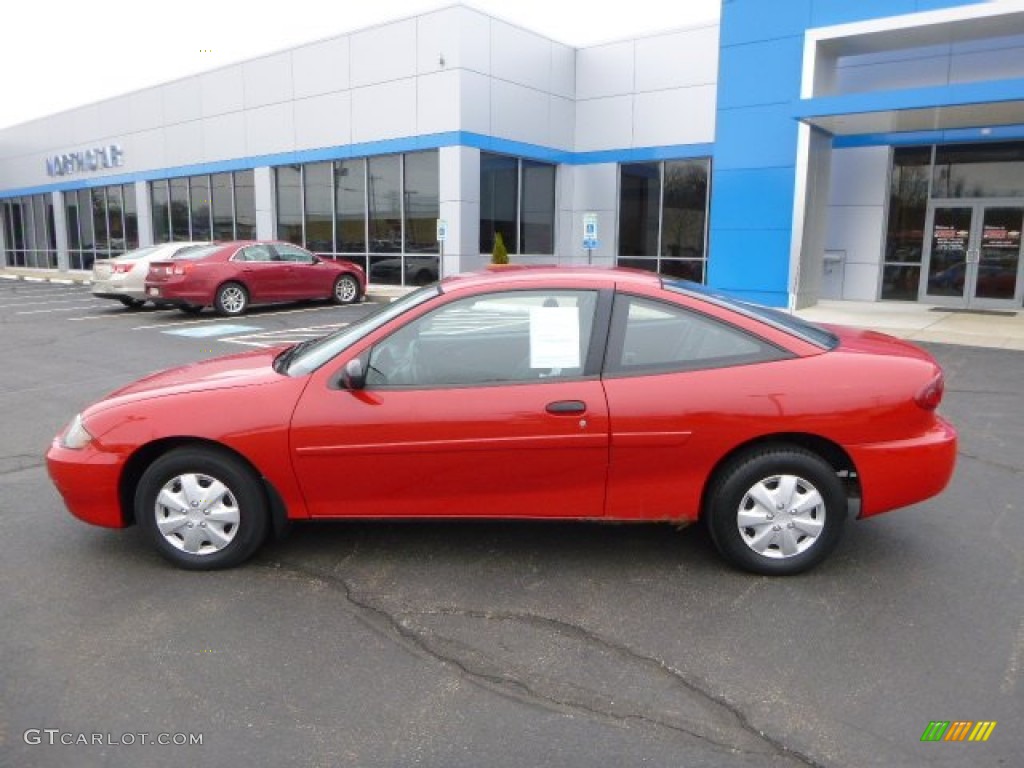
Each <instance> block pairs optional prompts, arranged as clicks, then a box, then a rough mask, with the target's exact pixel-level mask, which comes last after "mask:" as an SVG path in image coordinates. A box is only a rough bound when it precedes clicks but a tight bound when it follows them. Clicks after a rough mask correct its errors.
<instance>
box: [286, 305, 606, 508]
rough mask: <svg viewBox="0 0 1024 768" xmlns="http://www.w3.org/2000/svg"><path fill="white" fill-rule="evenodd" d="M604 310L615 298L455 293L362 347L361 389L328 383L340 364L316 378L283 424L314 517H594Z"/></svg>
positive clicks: (598, 492)
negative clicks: (289, 424)
mask: <svg viewBox="0 0 1024 768" xmlns="http://www.w3.org/2000/svg"><path fill="white" fill-rule="evenodd" d="M602 300H603V301H604V304H603V305H602ZM599 305H602V306H606V305H610V294H608V295H607V296H604V295H602V294H599V292H598V291H597V290H568V289H564V288H563V289H552V290H550V291H547V290H544V291H537V290H523V291H505V292H500V293H495V294H479V295H474V296H469V297H465V298H461V299H455V300H452V301H450V302H449V303H447V304H445V305H444V306H441V307H439V308H437V309H435V310H433V311H430V312H428V313H426V314H424V315H421V316H420V317H418V318H416V319H415V320H412V321H410V322H408V323H407V324H405V325H403V326H402V327H401V328H398V329H396V330H394V331H393V332H391V333H390V335H388V336H386V337H385V338H383V339H381V340H379V341H378V342H377V343H375V344H373V346H372V347H370V348H367V349H363V350H358V351H357V352H358V355H359V359H360V360H362V361H364V362H365V365H366V366H367V377H366V383H365V387H364V388H363V389H360V390H355V391H354V390H349V389H345V388H343V387H340V386H337V385H334V386H332V382H334V381H336V380H337V378H338V377H337V368H338V366H337V365H336V366H335V369H334V372H330V373H325V374H321V375H320V376H314V377H313V379H312V381H311V382H310V385H309V386H308V387H307V388H306V391H305V393H304V394H303V396H302V398H301V399H300V402H299V404H298V406H297V408H296V411H295V415H294V418H293V422H292V451H293V462H294V466H295V470H296V473H297V475H298V478H299V482H300V484H301V486H302V490H303V493H304V495H305V498H306V502H307V504H308V507H309V509H310V512H311V514H312V515H313V516H314V517H334V516H433V517H448V516H497V517H527V518H531V517H533V518H545V517H560V516H565V517H600V516H601V515H602V514H603V509H604V493H605V480H606V473H607V466H608V409H607V405H606V402H605V397H604V391H603V387H602V385H601V381H600V378H599V376H598V369H599V362H598V361H599V358H600V354H599V351H600V349H599V347H600V346H602V345H603V343H604V336H603V334H604V332H605V330H604V329H603V328H602V327H601V323H599V322H596V318H597V317H598V316H599V313H598V307H599ZM607 314H608V312H607V309H606V310H605V311H604V313H603V315H604V317H607ZM353 354H356V352H353ZM341 362H344V361H339V364H338V365H340V363H341Z"/></svg>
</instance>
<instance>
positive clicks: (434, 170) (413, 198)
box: [404, 152, 441, 271]
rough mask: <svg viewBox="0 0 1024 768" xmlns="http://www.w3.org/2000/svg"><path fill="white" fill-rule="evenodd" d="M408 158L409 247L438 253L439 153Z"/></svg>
mask: <svg viewBox="0 0 1024 768" xmlns="http://www.w3.org/2000/svg"><path fill="white" fill-rule="evenodd" d="M404 159H405V193H404V194H405V200H404V203H405V251H406V253H437V252H438V244H437V219H438V217H439V216H440V215H441V209H440V202H439V199H438V198H439V189H440V181H439V176H438V174H439V172H440V171H439V168H438V155H437V153H436V152H416V153H413V154H408V155H406V156H405V158H404ZM435 271H436V270H435Z"/></svg>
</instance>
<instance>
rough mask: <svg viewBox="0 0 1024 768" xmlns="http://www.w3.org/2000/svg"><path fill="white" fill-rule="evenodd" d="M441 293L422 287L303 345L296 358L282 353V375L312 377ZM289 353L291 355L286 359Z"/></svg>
mask: <svg viewBox="0 0 1024 768" xmlns="http://www.w3.org/2000/svg"><path fill="white" fill-rule="evenodd" d="M440 293H441V288H440V286H438V285H437V284H434V285H428V286H425V287H423V288H420V289H419V290H418V291H414V292H412V293H409V294H406V295H405V296H403V297H402V298H400V299H398V300H397V301H393V302H391V303H390V304H383V305H381V308H380V309H379V310H377V311H376V312H374V313H372V314H370V315H367V316H366V317H364V318H362V319H361V320H358V321H357V322H355V323H353V324H352V325H350V326H347V327H345V328H342V329H341V330H339V331H336V332H335V333H332V334H330V335H329V336H324V337H323V338H321V339H317V340H316V341H313V342H309V343H308V346H307V345H306V344H305V343H304V344H303V346H302V348H301V349H298V350H297V354H296V353H295V352H296V348H295V347H292V348H291V349H288V350H285V351H284V352H283V353H282V356H285V355H288V357H286V358H284V359H285V361H286V364H287V365H286V368H285V370H284V371H282V372H283V373H287V374H288V375H289V376H303V375H305V374H307V373H312V372H313V371H315V370H316V369H317V368H319V367H320V366H321V365H323V364H324V363H326V362H327V361H328V360H331V359H332V358H334V356H335V355H337V354H338V353H339V352H341V351H343V350H344V349H346V348H347V347H348V346H349V345H351V344H353V343H354V342H356V341H358V340H359V339H361V338H363V337H364V336H366V335H367V334H370V333H373V332H374V331H375V330H377V329H378V328H380V327H381V326H382V325H384V324H385V323H387V322H389V321H390V320H392V319H393V318H396V317H398V316H399V315H401V314H402V313H404V312H408V311H409V310H410V309H412V308H413V307H417V306H419V305H420V304H422V303H423V302H425V301H430V300H431V299H432V298H434V297H435V296H438V295H439V294H440ZM289 353H292V354H291V355H289ZM279 359H280V358H279Z"/></svg>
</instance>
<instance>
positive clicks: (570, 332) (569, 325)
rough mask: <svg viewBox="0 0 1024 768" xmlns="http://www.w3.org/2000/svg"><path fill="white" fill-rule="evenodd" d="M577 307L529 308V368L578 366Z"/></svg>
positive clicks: (578, 318)
mask: <svg viewBox="0 0 1024 768" xmlns="http://www.w3.org/2000/svg"><path fill="white" fill-rule="evenodd" d="M579 365H580V310H579V307H534V308H532V309H531V310H530V367H531V368H578V367H579Z"/></svg>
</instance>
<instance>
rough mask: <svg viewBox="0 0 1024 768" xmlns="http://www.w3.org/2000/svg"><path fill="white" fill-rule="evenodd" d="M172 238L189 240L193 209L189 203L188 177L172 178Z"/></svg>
mask: <svg viewBox="0 0 1024 768" xmlns="http://www.w3.org/2000/svg"><path fill="white" fill-rule="evenodd" d="M168 183H169V184H170V187H171V240H173V241H175V242H177V241H180V240H188V239H189V235H190V229H191V227H190V222H191V218H192V215H191V211H190V208H189V203H188V179H186V178H183V179H171V180H170V181H169V182H168Z"/></svg>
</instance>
